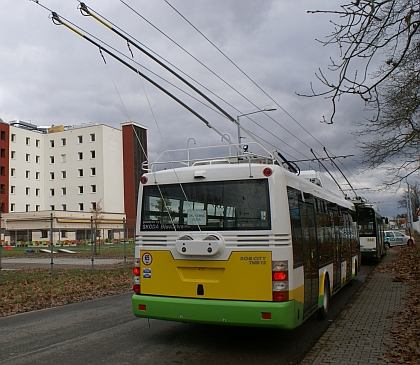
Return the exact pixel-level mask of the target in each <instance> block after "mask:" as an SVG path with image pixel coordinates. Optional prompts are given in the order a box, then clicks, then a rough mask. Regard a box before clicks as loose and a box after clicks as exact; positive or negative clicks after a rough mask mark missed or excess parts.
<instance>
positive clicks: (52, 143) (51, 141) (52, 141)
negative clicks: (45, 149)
mask: <svg viewBox="0 0 420 365" xmlns="http://www.w3.org/2000/svg"><path fill="white" fill-rule="evenodd" d="M50 147H51V148H53V147H54V140H53V139H51V140H50Z"/></svg>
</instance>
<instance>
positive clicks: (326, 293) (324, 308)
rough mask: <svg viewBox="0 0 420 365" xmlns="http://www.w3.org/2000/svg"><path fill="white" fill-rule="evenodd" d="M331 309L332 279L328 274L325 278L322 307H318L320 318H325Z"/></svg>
mask: <svg viewBox="0 0 420 365" xmlns="http://www.w3.org/2000/svg"><path fill="white" fill-rule="evenodd" d="M329 310H330V280H329V278H328V275H326V276H325V279H324V297H323V300H322V306H321V308H318V318H319V319H325V318H327V316H328V312H329Z"/></svg>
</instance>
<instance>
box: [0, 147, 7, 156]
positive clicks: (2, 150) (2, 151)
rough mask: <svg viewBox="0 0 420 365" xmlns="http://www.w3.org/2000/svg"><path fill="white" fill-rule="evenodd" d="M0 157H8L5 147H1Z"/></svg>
mask: <svg viewBox="0 0 420 365" xmlns="http://www.w3.org/2000/svg"><path fill="white" fill-rule="evenodd" d="M0 157H6V150H5V149H4V148H1V149H0Z"/></svg>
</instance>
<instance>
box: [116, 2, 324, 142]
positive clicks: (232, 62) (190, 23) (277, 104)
mask: <svg viewBox="0 0 420 365" xmlns="http://www.w3.org/2000/svg"><path fill="white" fill-rule="evenodd" d="M121 1H122V0H121ZM164 1H165V2H166V3H167V4H168V5H169V6H170V7H171V8H172V9H173V10H174V11H175V12H176V13H177V14H178V15H179V16H181V18H183V19H184V20H185V21H186V22H187V23H188V24H189V25H191V27H193V28H194V29H195V30H196V31H197V32H198V33H199V34H200V35H201V36H202V37H203V38H204V39H205V40H206V41H207V42H209V43H210V44H211V45H212V46H213V47H214V48H215V49H216V50H217V51H219V52H220V53H221V54H222V55H223V56H224V57H225V58H226V59H227V60H228V61H229V62H230V63H231V64H232V65H233V66H234V67H235V68H236V69H238V70H239V71H240V72H241V73H242V74H243V75H244V76H245V77H246V78H247V79H248V80H249V81H251V82H252V83H253V84H254V85H255V86H256V87H257V88H258V89H259V90H260V91H261V92H262V93H264V95H266V96H267V97H268V98H269V99H270V100H271V101H272V102H273V103H275V104H276V106H278V107H279V108H280V109H281V110H282V111H283V112H284V113H285V114H286V115H287V116H288V117H289V118H290V119H292V120H293V121H294V122H295V123H296V124H298V125H299V126H300V127H301V128H302V129H303V130H304V131H305V132H306V133H308V134H309V135H310V136H311V137H312V138H313V139H314V140H315V141H316V142H318V143H319V144H320V146H323V144H322V143H321V142H320V141H319V140H318V139H317V138H316V137H315V136H313V135H312V134H311V133H310V132H309V131H308V130H307V129H306V128H305V127H303V126H302V125H301V124H300V123H299V122H298V121H297V120H296V119H295V118H294V117H293V116H292V115H291V114H290V113H289V112H287V110H286V109H284V108H283V107H282V106H281V105H280V104H279V103H278V102H277V101H276V100H275V99H274V98H273V97H271V96H270V95H269V94H268V93H267V92H266V91H265V90H264V89H263V88H262V87H261V86H260V85H258V84H257V83H256V82H255V81H254V80H253V79H252V78H251V77H250V76H249V75H248V74H247V73H246V72H245V71H244V70H242V69H241V68H240V67H239V66H238V65H237V64H236V63H235V62H234V61H233V60H232V59H231V58H230V57H229V56H227V55H226V54H225V53H224V52H223V51H222V50H221V49H220V48H219V47H217V46H216V45H215V44H214V43H213V42H212V41H211V40H210V39H209V38H208V37H207V36H206V35H204V33H203V32H201V31H200V30H199V29H198V28H197V27H196V26H195V25H194V24H193V23H192V22H190V21H189V20H188V19H187V18H186V17H185V16H184V15H183V14H182V13H181V12H180V11H178V10H177V9H176V8H175V7H174V6H173V5H172V4H171V3H169V1H168V0H164ZM246 100H248V99H246ZM253 105H254V104H253ZM254 106H256V105H254ZM269 118H270V119H272V120H273V121H274V122H275V123H276V124H278V125H279V126H280V127H281V128H283V129H285V128H284V127H283V126H282V125H281V124H280V123H278V122H277V121H276V120H275V119H274V118H272V117H270V116H269ZM285 130H286V131H288V130H287V129H285ZM289 133H290V132H289ZM294 137H295V138H296V139H298V140H299V142H302V143H303V144H304V145H305V146H306V147H308V148H310V146H308V145H307V144H306V143H305V142H303V141H301V140H300V139H299V138H297V137H296V136H294Z"/></svg>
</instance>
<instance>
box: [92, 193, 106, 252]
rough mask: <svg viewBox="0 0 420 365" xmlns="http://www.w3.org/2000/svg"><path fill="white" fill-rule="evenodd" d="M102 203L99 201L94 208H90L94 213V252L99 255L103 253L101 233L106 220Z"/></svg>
mask: <svg viewBox="0 0 420 365" xmlns="http://www.w3.org/2000/svg"><path fill="white" fill-rule="evenodd" d="M101 201H102V199H100V200H99V201H97V202H96V203H94V204H93V207H92V208H90V212H91V213H92V228H93V236H94V239H93V245H94V248H95V249H94V251H95V254H98V253H100V252H101V231H100V229H99V228H100V225H101V222H102V219H103V218H104V216H103V214H102V207H101ZM98 237H99V242H97V238H98Z"/></svg>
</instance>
